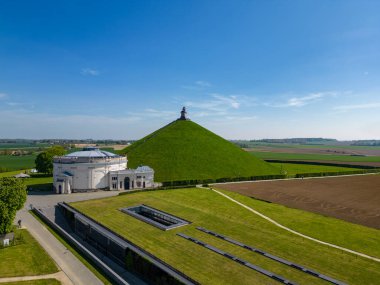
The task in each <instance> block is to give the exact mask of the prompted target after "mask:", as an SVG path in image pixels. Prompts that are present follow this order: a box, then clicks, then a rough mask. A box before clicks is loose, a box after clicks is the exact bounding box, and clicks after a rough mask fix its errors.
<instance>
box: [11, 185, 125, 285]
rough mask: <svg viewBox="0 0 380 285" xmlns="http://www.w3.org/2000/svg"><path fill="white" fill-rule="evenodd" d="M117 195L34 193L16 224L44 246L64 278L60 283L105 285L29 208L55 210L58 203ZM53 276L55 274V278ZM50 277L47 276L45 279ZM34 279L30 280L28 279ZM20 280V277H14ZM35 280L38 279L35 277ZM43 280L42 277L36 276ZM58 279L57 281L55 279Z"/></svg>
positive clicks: (111, 193) (19, 214) (99, 193)
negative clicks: (18, 223) (19, 224)
mask: <svg viewBox="0 0 380 285" xmlns="http://www.w3.org/2000/svg"><path fill="white" fill-rule="evenodd" d="M117 194H118V193H117V192H116V193H114V192H109V191H107V192H105V191H101V192H93V193H78V194H70V195H56V194H49V193H35V194H32V195H28V199H27V202H26V203H25V208H24V209H22V210H20V211H19V212H18V213H17V217H16V221H17V220H18V219H21V220H22V226H23V227H26V228H27V229H28V231H29V232H30V233H31V234H32V236H33V237H34V238H35V239H36V240H37V241H38V242H39V243H40V244H41V246H42V247H43V248H44V249H45V250H46V251H47V253H48V254H49V255H50V256H51V257H52V258H53V260H54V261H55V262H56V264H57V265H58V267H59V268H60V269H61V270H62V271H61V272H62V273H59V274H61V275H62V274H63V275H64V276H65V277H63V278H62V280H60V281H61V282H62V284H64V285H66V284H67V285H102V284H103V282H102V281H100V280H99V279H98V278H97V277H96V276H95V274H94V273H92V272H91V271H90V270H89V269H88V268H87V267H86V266H85V265H84V264H83V263H82V262H81V261H80V260H79V259H78V258H77V257H76V256H74V255H73V254H72V253H71V252H70V251H69V250H68V249H67V248H66V247H65V246H64V245H63V244H62V243H61V242H60V241H58V240H57V239H56V238H55V236H54V235H53V234H51V233H50V232H49V231H48V230H47V229H46V227H45V226H44V225H42V224H41V223H40V222H39V221H37V220H36V219H35V218H34V217H33V216H32V215H31V214H30V213H29V212H28V209H29V207H30V204H33V205H34V206H35V207H37V208H39V207H41V208H42V207H54V205H56V204H57V202H63V201H66V202H73V201H82V200H89V199H96V198H103V197H108V196H114V195H117ZM53 275H54V274H53ZM44 276H48V275H44ZM29 277H31V276H27V277H26V278H29ZM15 278H19V277H15ZM33 278H35V277H33ZM36 278H37V279H41V278H42V276H36ZM54 278H55V277H54Z"/></svg>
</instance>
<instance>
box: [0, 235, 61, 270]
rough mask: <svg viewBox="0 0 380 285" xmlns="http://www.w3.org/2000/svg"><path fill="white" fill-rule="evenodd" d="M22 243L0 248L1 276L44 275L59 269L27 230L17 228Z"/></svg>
mask: <svg viewBox="0 0 380 285" xmlns="http://www.w3.org/2000/svg"><path fill="white" fill-rule="evenodd" d="M20 235H21V236H22V239H23V241H22V243H21V244H18V245H15V246H10V247H6V248H2V249H0V277H14V276H29V275H42V274H49V273H54V272H57V271H58V268H57V266H56V265H55V263H54V261H53V260H52V259H51V257H50V256H49V255H48V254H47V253H46V251H45V250H44V249H43V248H42V247H41V246H40V244H39V243H38V242H37V241H36V240H35V239H34V238H33V237H32V236H31V235H30V233H29V232H28V231H27V230H17V231H16V236H17V237H18V236H20Z"/></svg>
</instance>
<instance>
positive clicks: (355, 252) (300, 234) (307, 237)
mask: <svg viewBox="0 0 380 285" xmlns="http://www.w3.org/2000/svg"><path fill="white" fill-rule="evenodd" d="M201 188H205V187H201ZM205 189H211V190H212V191H214V192H215V193H217V194H219V195H221V196H223V197H225V198H227V199H228V200H230V201H232V202H234V203H236V204H238V205H240V206H242V207H243V208H245V209H247V210H248V211H250V212H252V213H254V214H256V215H258V216H260V217H262V218H263V219H265V220H267V221H268V222H270V223H272V224H274V225H275V226H277V227H279V228H282V229H284V230H286V231H288V232H291V233H293V234H295V235H298V236H301V237H303V238H305V239H309V240H312V241H314V242H317V243H320V244H324V245H327V246H330V247H333V248H337V249H340V250H343V251H346V252H349V253H352V254H355V255H358V256H361V257H364V258H367V259H370V260H373V261H376V262H380V259H379V258H376V257H373V256H369V255H367V254H364V253H361V252H357V251H354V250H351V249H348V248H345V247H341V246H338V245H335V244H332V243H328V242H324V241H322V240H319V239H316V238H313V237H310V236H307V235H304V234H302V233H300V232H297V231H294V230H292V229H290V228H288V227H285V226H283V225H281V224H280V223H278V222H276V221H275V220H272V219H271V218H269V217H268V216H265V215H264V214H262V213H260V212H258V211H256V210H254V209H252V208H251V207H248V206H247V205H244V204H243V203H240V202H239V201H236V200H235V199H233V198H231V197H230V196H228V195H226V194H224V193H222V192H219V191H218V190H215V189H213V188H205Z"/></svg>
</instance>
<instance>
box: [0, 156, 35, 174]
mask: <svg viewBox="0 0 380 285" xmlns="http://www.w3.org/2000/svg"><path fill="white" fill-rule="evenodd" d="M36 156H37V155H36V154H30V155H22V156H13V155H0V169H6V170H7V171H12V170H18V169H30V168H34V167H35V164H34V160H35V159H36Z"/></svg>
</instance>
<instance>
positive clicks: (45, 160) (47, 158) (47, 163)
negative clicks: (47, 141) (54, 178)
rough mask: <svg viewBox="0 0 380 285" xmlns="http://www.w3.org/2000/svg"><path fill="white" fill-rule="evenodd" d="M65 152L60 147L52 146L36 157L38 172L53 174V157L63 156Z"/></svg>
mask: <svg viewBox="0 0 380 285" xmlns="http://www.w3.org/2000/svg"><path fill="white" fill-rule="evenodd" d="M65 153H66V150H65V149H64V148H63V147H62V146H59V145H58V146H52V147H51V148H48V149H47V150H45V151H43V152H41V153H40V154H38V155H37V157H36V159H35V161H34V162H35V164H36V169H37V170H38V172H42V173H47V174H51V173H52V172H53V157H54V156H60V155H64V154H65Z"/></svg>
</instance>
